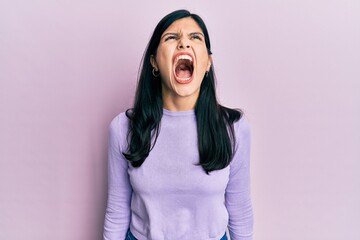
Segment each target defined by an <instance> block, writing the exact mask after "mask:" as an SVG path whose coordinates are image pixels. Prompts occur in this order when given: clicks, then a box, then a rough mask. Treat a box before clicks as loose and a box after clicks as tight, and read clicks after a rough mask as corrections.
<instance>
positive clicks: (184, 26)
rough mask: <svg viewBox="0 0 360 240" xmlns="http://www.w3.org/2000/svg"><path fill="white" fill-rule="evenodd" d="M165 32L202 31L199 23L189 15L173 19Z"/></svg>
mask: <svg viewBox="0 0 360 240" xmlns="http://www.w3.org/2000/svg"><path fill="white" fill-rule="evenodd" d="M167 32H200V33H203V31H202V30H201V28H200V26H199V24H198V23H197V22H196V21H195V20H194V19H192V18H191V17H186V18H181V19H178V20H176V21H174V22H173V23H172V24H171V25H170V26H169V27H168V28H167V29H166V30H165V31H164V33H167Z"/></svg>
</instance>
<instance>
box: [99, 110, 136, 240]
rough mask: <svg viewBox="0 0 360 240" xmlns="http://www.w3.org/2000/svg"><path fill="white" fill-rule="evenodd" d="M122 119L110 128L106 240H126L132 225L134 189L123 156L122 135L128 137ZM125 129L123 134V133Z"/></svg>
mask: <svg viewBox="0 0 360 240" xmlns="http://www.w3.org/2000/svg"><path fill="white" fill-rule="evenodd" d="M121 126H122V124H121V117H120V116H117V117H116V118H114V120H113V121H112V122H111V124H110V127H109V142H108V200H107V207H106V213H105V222H104V234H103V236H104V240H122V239H125V235H126V232H127V229H128V228H129V225H130V217H131V212H130V201H131V195H132V187H131V185H130V180H129V175H128V171H127V169H128V162H127V161H126V159H125V158H124V156H123V154H122V149H121V144H120V134H122V135H124V136H125V135H126V134H127V132H124V131H126V130H124V129H125V128H124V127H122V128H121ZM121 129H123V132H121Z"/></svg>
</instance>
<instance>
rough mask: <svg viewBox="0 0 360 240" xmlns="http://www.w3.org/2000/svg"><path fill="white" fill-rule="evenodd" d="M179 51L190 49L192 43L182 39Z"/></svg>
mask: <svg viewBox="0 0 360 240" xmlns="http://www.w3.org/2000/svg"><path fill="white" fill-rule="evenodd" d="M178 48H179V49H184V48H190V42H189V40H188V39H186V38H181V39H180V40H179V44H178Z"/></svg>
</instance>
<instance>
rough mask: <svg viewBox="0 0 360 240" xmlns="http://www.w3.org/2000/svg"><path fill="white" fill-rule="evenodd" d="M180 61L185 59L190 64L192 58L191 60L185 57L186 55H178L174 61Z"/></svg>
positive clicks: (187, 56)
mask: <svg viewBox="0 0 360 240" xmlns="http://www.w3.org/2000/svg"><path fill="white" fill-rule="evenodd" d="M181 59H187V60H189V61H190V62H192V58H191V57H190V56H189V55H186V54H184V55H179V56H178V57H177V58H176V61H179V60H181Z"/></svg>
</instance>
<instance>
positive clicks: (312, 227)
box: [0, 0, 360, 240]
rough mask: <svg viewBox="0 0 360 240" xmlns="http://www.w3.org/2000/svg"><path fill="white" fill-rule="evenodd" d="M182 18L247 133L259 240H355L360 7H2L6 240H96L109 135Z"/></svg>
mask: <svg viewBox="0 0 360 240" xmlns="http://www.w3.org/2000/svg"><path fill="white" fill-rule="evenodd" d="M222 2H224V1H222ZM234 2H235V1H234ZM178 8H188V9H189V10H191V11H194V12H195V13H198V14H200V15H201V16H203V18H204V19H205V21H206V23H207V25H208V28H209V31H210V36H211V37H212V43H213V49H212V50H213V53H214V55H213V58H214V65H215V69H216V73H217V76H218V91H219V96H220V99H221V102H222V103H223V104H225V105H228V106H232V107H241V108H243V109H244V110H245V112H246V114H247V117H248V119H249V121H250V124H251V128H252V140H253V141H252V142H253V144H252V147H253V148H252V169H251V171H252V198H253V203H254V214H255V237H254V239H255V240H289V239H290V240H303V239H307V240H308V239H311V240H312V239H314V240H318V239H321V240H322V239H326V240H332V239H334V240H335V239H337V240H344V239H346V240H348V239H350V240H352V239H360V229H359V222H360V104H359V103H360V44H359V43H360V2H359V1H358V0H352V1H351V0H317V1H314V0H311V1H310V0H302V1H300V0H298V1H294V0H289V1H284V0H282V1H280V0H273V1H265V0H262V1H260V0H259V1H254V0H253V1H247V0H246V1H245V0H244V1H238V2H237V3H232V4H229V3H225V2H224V3H220V1H217V2H216V3H211V4H210V3H209V1H196V2H195V1H182V2H181V3H180V1H177V2H172V3H170V2H169V1H160V0H157V1H155V0H154V1H143V2H140V1H132V2H130V1H123V2H120V1H99V0H92V1H80V0H75V1H45V0H43V1H41V0H32V1H26V0H11V1H6V0H0V239H11V240H18V239H19V240H20V239H36V240H39V239H40V240H42V239H44V240H45V239H52V240H63V239H69V240H79V239H80V240H89V239H90V240H95V239H101V235H102V224H103V216H104V210H105V201H106V181H107V180H106V179H107V173H106V165H107V163H106V142H107V126H108V124H109V122H110V121H111V119H112V118H113V117H114V116H115V115H116V114H118V113H119V112H120V111H124V110H125V109H126V108H128V107H130V106H131V103H132V101H133V97H134V88H135V84H136V76H137V70H138V66H139V62H140V59H141V57H142V54H143V51H144V49H145V46H146V44H147V41H148V40H149V37H150V34H151V32H152V30H153V29H154V27H155V25H156V24H157V22H158V21H159V20H160V18H161V17H163V16H164V15H165V14H167V13H169V12H170V11H172V10H175V9H178Z"/></svg>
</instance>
